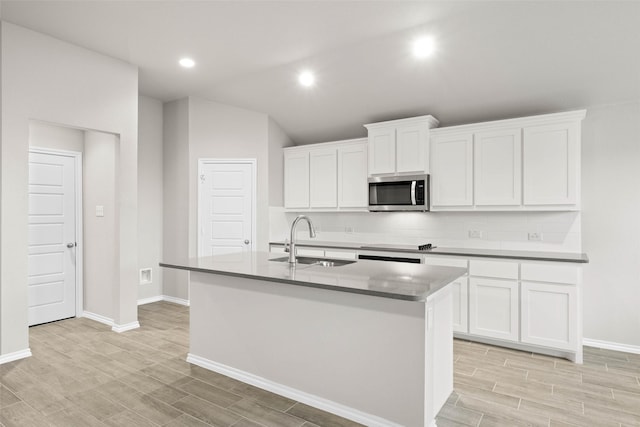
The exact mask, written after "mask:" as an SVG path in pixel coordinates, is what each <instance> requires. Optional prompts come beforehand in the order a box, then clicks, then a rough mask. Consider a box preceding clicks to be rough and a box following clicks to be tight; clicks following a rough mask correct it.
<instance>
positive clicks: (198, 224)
mask: <svg viewBox="0 0 640 427" xmlns="http://www.w3.org/2000/svg"><path fill="white" fill-rule="evenodd" d="M238 163H239V164H248V165H251V172H252V175H253V177H252V180H251V181H252V186H251V187H252V188H251V250H252V252H255V251H256V249H257V242H256V234H257V233H256V200H257V188H256V187H257V184H258V174H257V172H258V167H257V165H258V161H257V160H256V159H252V158H247V159H216V158H200V159H198V175H197V177H196V180H197V182H198V200H197V203H196V205H197V210H198V211H197V221H196V244H197V248H196V254H197V256H198V257H200V256H201V254H202V249H201V246H200V243H201V241H200V227H201V225H202V209H201V208H202V206H200V199H201V196H202V191H203V187H202V179H201V176H202V174H203V168H204V167H205V166H206V165H215V164H238Z"/></svg>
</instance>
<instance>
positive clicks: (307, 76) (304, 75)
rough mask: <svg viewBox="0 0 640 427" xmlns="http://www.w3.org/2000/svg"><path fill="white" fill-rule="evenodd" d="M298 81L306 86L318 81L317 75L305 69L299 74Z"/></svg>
mask: <svg viewBox="0 0 640 427" xmlns="http://www.w3.org/2000/svg"><path fill="white" fill-rule="evenodd" d="M298 82H299V83H300V84H301V85H302V86H305V87H311V86H313V85H314V84H315V83H316V77H315V76H314V75H313V73H312V72H311V71H303V72H301V73H300V75H298Z"/></svg>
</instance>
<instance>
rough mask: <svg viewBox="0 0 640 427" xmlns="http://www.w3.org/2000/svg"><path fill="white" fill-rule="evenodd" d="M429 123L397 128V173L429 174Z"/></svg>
mask: <svg viewBox="0 0 640 427" xmlns="http://www.w3.org/2000/svg"><path fill="white" fill-rule="evenodd" d="M428 133H429V127H428V126H427V123H419V124H415V125H411V124H407V125H403V126H398V127H396V172H398V173H402V172H416V171H417V172H425V173H427V172H429V147H428V144H429V138H428Z"/></svg>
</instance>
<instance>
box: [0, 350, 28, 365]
mask: <svg viewBox="0 0 640 427" xmlns="http://www.w3.org/2000/svg"><path fill="white" fill-rule="evenodd" d="M27 357H31V349H30V348H26V349H24V350H20V351H14V352H12V353H7V354H1V355H0V365H2V364H3V363H9V362H14V361H16V360H20V359H25V358H27Z"/></svg>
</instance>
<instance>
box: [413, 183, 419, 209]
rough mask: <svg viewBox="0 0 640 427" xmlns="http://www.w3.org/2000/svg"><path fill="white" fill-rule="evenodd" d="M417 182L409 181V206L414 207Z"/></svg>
mask: <svg viewBox="0 0 640 427" xmlns="http://www.w3.org/2000/svg"><path fill="white" fill-rule="evenodd" d="M417 183H418V182H417V181H411V204H412V205H414V206H415V205H416V184H417Z"/></svg>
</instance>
